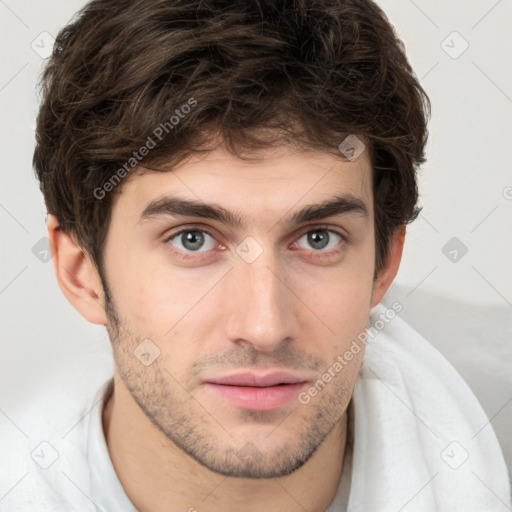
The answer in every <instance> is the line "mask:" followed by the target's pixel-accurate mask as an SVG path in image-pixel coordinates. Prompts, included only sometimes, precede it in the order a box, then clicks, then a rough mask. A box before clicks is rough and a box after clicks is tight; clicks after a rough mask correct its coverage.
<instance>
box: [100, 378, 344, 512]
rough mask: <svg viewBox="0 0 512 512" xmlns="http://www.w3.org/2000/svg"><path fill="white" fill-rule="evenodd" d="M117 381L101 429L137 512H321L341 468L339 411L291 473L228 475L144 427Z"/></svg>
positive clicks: (146, 421)
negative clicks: (268, 476)
mask: <svg viewBox="0 0 512 512" xmlns="http://www.w3.org/2000/svg"><path fill="white" fill-rule="evenodd" d="M117 382H118V383H117V384H116V386H115V387H114V391H113V393H112V395H111V396H110V397H109V399H108V401H107V403H106V404H105V408H104V410H103V429H104V433H105V439H106V442H107V446H108V450H109V453H110V458H111V459H112V463H113V465H114V469H115V471H116V473H117V476H118V478H119V480H120V482H121V484H122V486H123V488H124V489H125V492H126V494H127V496H128V498H129V499H130V500H131V502H132V503H133V504H134V506H135V507H136V508H137V510H139V511H140V512H163V511H165V512H178V511H180V512H182V511H184V510H187V511H191V512H192V511H201V512H202V511H208V512H210V511H211V512H217V511H219V512H220V511H222V512H226V511H237V510H244V512H263V511H264V512H299V511H300V512H302V511H304V510H309V511H311V512H324V511H325V509H326V508H328V506H329V504H330V503H331V502H332V500H333V498H334V495H335V494H336V491H337V488H338V485H339V481H340V478H341V473H342V469H343V459H344V455H345V446H346V442H347V414H346V412H345V414H343V416H342V417H341V418H340V420H339V421H338V422H337V423H336V425H335V427H334V428H333V430H332V431H331V432H330V433H329V435H328V436H327V437H326V438H325V440H324V442H323V443H322V444H321V445H320V446H319V448H318V449H317V450H316V451H315V452H314V454H313V455H312V456H311V458H310V459H309V460H308V461H307V462H306V463H305V464H304V465H303V466H302V467H301V468H299V469H298V470H296V471H295V472H293V473H292V474H290V475H287V476H285V477H281V478H274V479H247V478H233V477H226V476H223V475H219V474H217V473H214V472H212V471H210V470H209V469H207V468H206V467H204V466H202V465H201V464H199V463H198V462H196V461H195V460H194V459H192V458H191V457H190V456H189V455H187V454H186V453H184V452H183V451H182V450H181V449H180V448H178V447H177V446H176V445H175V444H174V443H173V442H172V441H170V440H169V439H168V438H167V437H166V436H165V435H164V434H163V433H162V432H161V431H160V430H159V429H158V428H156V427H155V425H153V423H151V421H150V420H149V419H148V418H147V416H146V415H145V414H144V413H143V412H142V411H141V410H140V408H139V407H138V406H137V404H136V403H135V402H134V401H133V399H132V397H131V395H130V394H129V392H128V390H127V389H126V388H125V387H124V385H123V382H122V380H119V381H117ZM126 425H130V427H129V428H126ZM325 468H329V470H328V471H326V469H325Z"/></svg>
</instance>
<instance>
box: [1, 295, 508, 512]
mask: <svg viewBox="0 0 512 512" xmlns="http://www.w3.org/2000/svg"><path fill="white" fill-rule="evenodd" d="M390 312H391V308H389V309H388V308H386V307H385V306H383V305H378V306H376V307H375V308H374V309H373V310H372V314H371V317H370V326H371V327H372V328H370V329H369V330H368V333H369V334H368V337H367V342H366V349H365V350H366V353H365V356H364V360H363V364H362V367H361V371H360V374H359V376H358V379H357V382H356V386H355V389H354V394H353V397H352V407H353V417H352V418H351V420H352V422H353V423H352V427H351V430H352V436H353V446H348V447H347V449H346V454H345V459H344V469H343V474H342V477H341V480H340V484H339V487H338V490H337V493H336V495H335V497H334V499H333V502H332V503H331V505H330V506H329V508H328V509H327V511H326V512H363V511H364V512H368V511H372V512H380V511H382V512H388V511H389V512H398V511H414V512H433V511H440V512H445V511H446V512H448V511H449V512H456V511H461V512H462V511H463V512H493V511H494V510H496V511H499V512H502V511H503V510H506V507H509V508H510V507H511V502H510V486H509V480H508V473H507V470H506V466H505V462H504V460H503V455H502V452H501V449H500V446H499V444H498V441H497V439H496V436H495V434H494V431H493V429H492V425H491V424H490V422H489V419H488V418H487V416H486V415H485V413H484V412H483V410H482V408H481V406H480V404H479V403H478V401H477V399H476V398H475V396H474V394H473V393H472V392H471V390H470V388H469V387H468V385H467V384H466V383H465V381H464V380H463V379H462V378H461V377H460V375H459V374H458V373H457V371H456V370H455V369H454V368H453V367H452V366H451V365H450V363H448V362H447V360H446V359H445V358H444V357H443V356H442V355H441V354H440V353H439V352H438V351H437V350H436V349H435V348H433V347H432V346H431V345H430V344H429V343H428V342H427V341H426V340H425V339H424V338H423V337H422V336H421V335H419V334H418V333H417V332H416V331H415V330H414V329H413V328H412V327H410V326H409V325H408V324H407V323H405V322H404V321H403V320H402V319H401V318H400V316H399V315H398V314H396V315H394V316H393V315H390ZM386 314H387V315H388V316H386ZM390 316H391V317H392V318H389V317H390ZM382 319H384V320H382ZM379 321H380V323H379ZM381 326H382V327H381ZM361 345H362V344H361ZM111 386H112V378H111V377H109V378H108V379H107V380H105V381H103V383H102V384H101V386H100V387H99V388H97V389H96V390H94V391H93V393H91V392H90V390H89V391H84V395H83V396H80V395H76V394H74V395H73V396H71V395H72V394H71V393H70V400H69V403H59V404H53V406H52V407H50V406H49V405H47V406H46V407H45V408H44V411H45V413H44V414H42V421H39V420H38V424H37V425H35V426H34V428H33V430H32V431H31V432H30V439H25V440H23V441H20V436H19V435H18V436H15V435H14V434H13V433H12V431H11V430H8V429H7V430H5V429H2V447H1V450H2V457H1V461H0V480H1V481H2V482H3V484H2V485H4V489H5V490H3V492H2V493H0V510H1V511H2V512H11V511H12V512H14V511H21V512H23V511H27V512H29V511H30V512H31V511H37V512H46V511H49V512H50V511H51V512H56V511H58V512H68V511H73V510H76V511H79V512H89V511H91V512H98V511H102V512H118V511H119V512H136V509H135V508H134V506H133V504H132V503H131V502H130V500H129V499H128V497H127V496H126V494H125V491H124V489H123V487H122V485H121V483H120V482H119V479H118V478H117V475H116V473H115V470H114V467H113V465H112V462H111V459H110V456H109V453H108V449H107V445H106V441H105V437H104V434H103V428H102V414H101V413H102V405H103V401H104V400H105V397H106V396H107V395H108V393H109V391H110V389H111ZM56 411H57V413H56ZM35 414H36V413H35V412H34V409H33V408H31V410H30V411H27V413H26V418H25V419H23V417H22V416H21V415H20V421H21V422H23V421H28V419H29V418H30V417H34V415H35ZM56 414H57V415H58V416H59V417H56ZM32 419H33V418H32ZM62 424H66V425H67V428H66V432H65V433H64V435H63V434H62V431H61V430H59V429H58V428H56V427H55V425H62ZM10 439H12V440H13V442H10ZM14 440H15V441H14ZM4 482H5V483H4ZM2 496H3V498H2Z"/></svg>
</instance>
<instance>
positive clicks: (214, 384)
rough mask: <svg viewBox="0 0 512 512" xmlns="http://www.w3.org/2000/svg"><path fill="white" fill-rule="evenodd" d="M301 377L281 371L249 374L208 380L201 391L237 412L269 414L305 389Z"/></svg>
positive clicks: (305, 382) (303, 380)
mask: <svg viewBox="0 0 512 512" xmlns="http://www.w3.org/2000/svg"><path fill="white" fill-rule="evenodd" d="M307 383H308V380H307V379H306V378H304V377H302V376H298V375H293V374H291V373H288V372H284V371H275V372H271V373H268V374H266V375H260V374H256V373H252V372H245V373H238V374H234V375H227V376H223V377H216V378H212V379H208V380H207V381H205V382H204V383H203V385H204V387H205V388H206V389H207V390H209V391H210V392H212V393H213V394H214V395H215V396H217V397H218V398H221V399H222V400H223V401H226V402H228V403H230V404H231V405H233V406H235V407H237V408H239V409H247V410H253V411H271V410H274V409H278V408H280V407H283V406H284V405H286V404H287V403H289V402H290V401H291V400H292V399H293V398H296V397H297V395H298V394H299V393H300V391H301V390H302V389H303V388H304V387H305V386H306V385H307Z"/></svg>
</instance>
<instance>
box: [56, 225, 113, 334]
mask: <svg viewBox="0 0 512 512" xmlns="http://www.w3.org/2000/svg"><path fill="white" fill-rule="evenodd" d="M46 226H47V228H48V238H49V239H50V250H51V252H52V259H53V267H54V269H55V275H56V276H57V282H58V283H59V287H60V289H61V290H62V293H63V294H64V295H65V297H66V298H67V299H68V301H69V302H70V303H71V305H72V306H73V307H74V308H75V309H76V310H77V311H78V312H79V313H80V314H81V315H82V316H83V317H84V318H85V319H86V320H88V321H89V322H91V323H93V324H100V325H106V324H107V315H106V313H105V308H104V306H103V293H102V291H103V288H102V285H101V279H100V277H99V274H98V271H97V270H96V267H95V266H94V264H93V263H92V262H91V260H90V259H89V257H88V256H86V255H85V254H84V252H83V251H82V249H81V248H80V247H79V246H78V245H77V244H76V243H75V241H74V239H73V238H72V236H71V235H70V234H68V233H65V232H64V231H62V229H61V227H60V226H59V223H58V220H57V218H56V217H55V216H54V215H48V219H47V222H46Z"/></svg>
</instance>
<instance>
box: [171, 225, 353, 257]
mask: <svg viewBox="0 0 512 512" xmlns="http://www.w3.org/2000/svg"><path fill="white" fill-rule="evenodd" d="M210 229H211V228H210V227H209V226H206V225H201V224H190V225H185V226H180V227H179V229H177V231H172V232H171V234H169V235H165V238H164V243H165V244H168V242H169V241H170V240H171V239H172V238H175V237H176V236H178V235H180V234H182V233H183V232H187V231H200V232H201V233H206V234H207V235H209V236H210V237H212V238H213V239H214V240H215V241H216V242H217V244H218V245H220V246H222V247H223V248H225V245H224V244H223V243H222V242H219V241H218V240H217V237H216V236H215V235H213V234H212V233H211V232H210ZM317 230H318V231H320V230H325V231H328V232H330V233H334V234H336V235H338V236H339V237H340V238H341V240H342V242H341V243H342V244H346V243H349V242H350V239H349V236H348V235H347V234H346V233H344V232H342V231H344V230H343V229H342V228H341V227H339V226H337V227H336V228H334V227H333V226H332V225H327V224H310V225H308V226H303V228H301V230H300V231H299V232H298V234H293V235H291V237H290V240H289V242H287V245H289V244H290V243H294V242H297V240H299V239H300V238H302V237H303V236H304V235H306V234H308V233H310V232H312V231H317ZM214 250H215V249H210V250H208V251H203V252H184V251H181V250H180V249H175V248H173V249H171V251H172V252H173V253H174V254H178V255H181V256H182V257H185V258H187V257H188V258H196V259H199V258H200V257H199V258H198V255H201V256H204V255H208V254H209V253H210V252H211V251H214ZM304 250H307V249H304ZM337 251H339V248H338V249H331V250H329V251H315V250H314V249H311V252H313V253H316V254H318V255H321V254H325V255H330V254H335V253H336V252H337Z"/></svg>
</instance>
